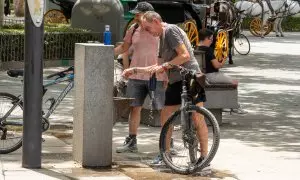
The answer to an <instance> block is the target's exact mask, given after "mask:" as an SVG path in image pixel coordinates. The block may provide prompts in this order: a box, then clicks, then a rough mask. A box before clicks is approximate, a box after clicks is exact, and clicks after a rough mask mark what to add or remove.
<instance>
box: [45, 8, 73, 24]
mask: <svg viewBox="0 0 300 180" xmlns="http://www.w3.org/2000/svg"><path fill="white" fill-rule="evenodd" d="M44 21H45V23H47V24H48V23H61V24H67V23H68V20H67V18H66V16H65V15H64V13H63V12H62V11H61V10H58V9H51V10H49V11H47V13H46V14H45V15H44Z"/></svg>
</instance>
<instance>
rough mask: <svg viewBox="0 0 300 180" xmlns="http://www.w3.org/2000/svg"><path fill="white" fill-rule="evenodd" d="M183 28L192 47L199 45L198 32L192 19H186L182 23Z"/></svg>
mask: <svg viewBox="0 0 300 180" xmlns="http://www.w3.org/2000/svg"><path fill="white" fill-rule="evenodd" d="M183 30H184V31H185V32H186V34H187V36H188V38H189V40H190V42H191V44H192V47H196V46H198V45H199V32H198V29H197V25H196V23H195V21H194V20H186V21H185V22H184V23H183Z"/></svg>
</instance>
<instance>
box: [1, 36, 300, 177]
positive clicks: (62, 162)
mask: <svg viewBox="0 0 300 180" xmlns="http://www.w3.org/2000/svg"><path fill="white" fill-rule="evenodd" d="M249 39H250V41H251V52H250V54H249V55H248V56H239V55H237V56H235V57H234V62H235V64H234V65H232V66H229V65H226V67H225V68H224V69H223V71H224V72H226V73H227V74H229V75H231V76H233V77H234V78H235V79H238V80H239V101H240V103H241V105H242V106H243V107H244V109H245V110H247V111H248V114H246V115H236V114H233V115H230V114H228V113H224V124H223V125H222V126H221V143H220V147H219V150H218V152H217V155H216V157H215V158H214V160H213V161H212V168H213V174H212V175H211V176H208V177H199V176H196V177H195V176H181V175H177V174H172V173H169V171H167V170H166V169H152V168H150V167H149V166H148V165H147V163H148V162H149V161H150V160H151V159H152V158H153V157H154V156H155V155H156V154H157V152H158V136H159V132H160V128H154V127H148V126H144V125H142V126H141V128H140V129H139V132H140V133H139V136H138V147H139V153H137V154H130V153H126V154H116V153H115V152H114V151H113V160H114V164H115V165H114V166H113V168H112V169H111V170H91V169H82V168H80V167H79V165H78V164H76V163H74V162H73V161H72V154H71V151H72V149H71V147H72V140H71V136H72V130H68V131H58V130H52V131H49V132H48V134H47V136H46V142H45V143H43V144H44V149H43V152H44V154H43V168H44V169H42V170H34V171H33V170H25V169H22V168H20V164H21V154H20V151H17V152H14V153H11V154H8V155H0V160H1V166H0V167H1V168H2V173H0V174H2V177H4V176H5V179H9V178H11V179H14V178H15V179H16V178H17V177H20V176H21V177H25V176H27V175H28V176H30V177H33V179H34V178H36V179H47V178H48V179H51V178H53V179H55V178H56V179H94V178H95V179H96V178H97V179H98V178H99V179H101V178H100V177H102V179H126V178H127V179H130V178H131V179H222V178H223V179H224V178H225V179H242V180H244V179H245V180H248V179H249V180H253V179H258V180H260V179H262V180H265V179H272V180H273V179H300V175H299V174H298V169H299V167H300V143H299V137H300V121H299V117H300V112H299V102H300V93H299V90H300V81H299V80H300V73H299V72H300V62H299V57H300V51H299V47H300V34H299V33H286V37H284V38H275V37H272V36H270V37H266V38H264V39H261V38H255V37H249ZM59 69H62V68H49V69H47V70H46V74H47V73H48V74H49V73H50V72H53V71H56V70H59ZM18 83H19V82H18V81H15V80H14V79H11V78H7V77H6V76H5V73H4V72H1V73H0V90H1V91H9V92H12V93H14V94H15V93H20V92H21V88H20V83H19V84H18ZM61 88H62V85H59V86H57V87H55V88H53V89H50V90H49V92H50V94H51V95H55V94H56V93H57V91H58V90H60V89H61ZM72 102H73V92H72V93H71V94H70V96H67V99H66V101H65V102H64V104H63V106H60V107H59V109H58V110H57V111H56V113H55V114H54V116H53V117H52V118H51V120H52V122H55V123H56V124H70V125H71V124H72V109H73V105H72ZM127 131H128V127H127V124H126V123H117V124H116V125H115V127H114V129H113V132H114V134H113V135H114V136H113V148H114V149H115V147H116V146H118V145H121V144H122V143H123V141H124V137H125V136H126V135H127ZM50 135H54V136H50ZM55 137H56V138H55ZM58 147H59V148H58ZM35 175H36V176H35ZM41 176H42V177H41Z"/></svg>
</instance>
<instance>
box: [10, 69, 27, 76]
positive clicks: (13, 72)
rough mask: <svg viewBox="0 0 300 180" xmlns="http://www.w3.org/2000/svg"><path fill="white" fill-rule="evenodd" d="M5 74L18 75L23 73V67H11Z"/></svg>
mask: <svg viewBox="0 0 300 180" xmlns="http://www.w3.org/2000/svg"><path fill="white" fill-rule="evenodd" d="M7 75H9V76H10V77H16V78H17V77H19V76H23V75H24V70H23V69H12V70H8V71H7Z"/></svg>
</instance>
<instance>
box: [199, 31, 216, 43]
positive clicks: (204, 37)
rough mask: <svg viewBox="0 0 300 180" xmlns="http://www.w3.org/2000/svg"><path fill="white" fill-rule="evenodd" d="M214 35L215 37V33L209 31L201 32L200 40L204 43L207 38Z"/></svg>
mask: <svg viewBox="0 0 300 180" xmlns="http://www.w3.org/2000/svg"><path fill="white" fill-rule="evenodd" d="M212 35H214V32H213V31H211V30H209V29H204V30H201V31H199V40H200V41H204V40H205V39H206V38H209V37H210V36H212Z"/></svg>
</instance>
